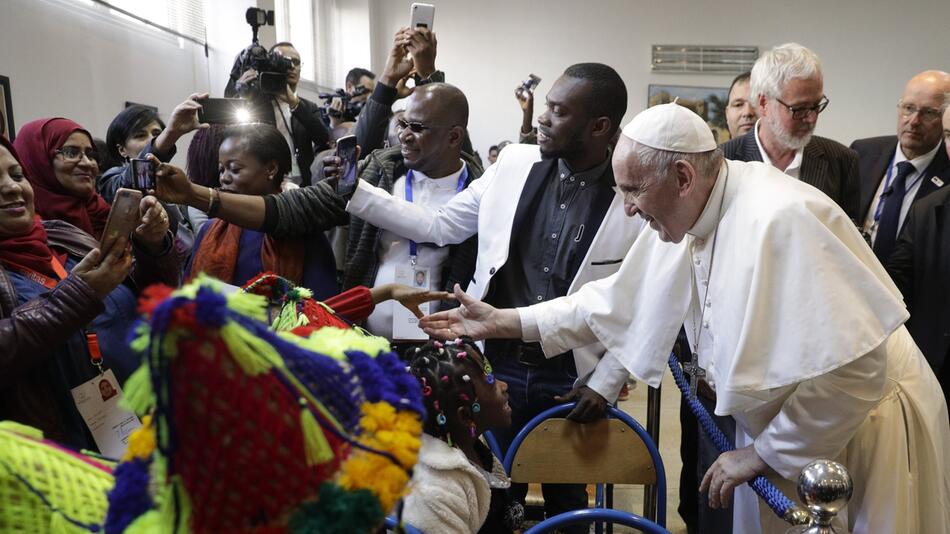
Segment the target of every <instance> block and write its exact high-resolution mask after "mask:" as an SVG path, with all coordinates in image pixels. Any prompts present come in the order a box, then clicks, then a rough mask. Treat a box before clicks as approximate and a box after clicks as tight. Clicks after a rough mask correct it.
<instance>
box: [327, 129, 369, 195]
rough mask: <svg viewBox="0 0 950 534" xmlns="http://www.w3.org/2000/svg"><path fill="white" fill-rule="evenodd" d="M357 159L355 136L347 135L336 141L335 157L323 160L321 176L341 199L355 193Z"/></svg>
mask: <svg viewBox="0 0 950 534" xmlns="http://www.w3.org/2000/svg"><path fill="white" fill-rule="evenodd" d="M359 157H360V147H359V145H357V144H356V136H355V135H348V136H345V137H341V138H340V139H339V140H337V143H336V155H335V156H327V157H325V158H323V174H324V176H325V177H326V180H327V182H329V183H330V184H331V185H333V187H334V188H335V189H336V192H337V194H338V195H340V196H341V197H343V198H346V199H349V198H350V197H351V196H353V192H354V191H356V183H357V181H358V176H357V161H359Z"/></svg>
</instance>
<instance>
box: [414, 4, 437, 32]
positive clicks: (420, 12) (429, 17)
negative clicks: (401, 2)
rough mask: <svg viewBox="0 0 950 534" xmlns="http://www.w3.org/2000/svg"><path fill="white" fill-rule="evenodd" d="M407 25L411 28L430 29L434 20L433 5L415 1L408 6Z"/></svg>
mask: <svg viewBox="0 0 950 534" xmlns="http://www.w3.org/2000/svg"><path fill="white" fill-rule="evenodd" d="M409 20H410V22H409V27H410V28H412V29H416V28H425V29H427V30H429V31H432V29H433V28H432V24H433V22H434V20H435V6H434V5H432V4H422V3H419V2H416V3H414V4H412V7H410V8H409Z"/></svg>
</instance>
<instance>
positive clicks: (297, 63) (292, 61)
mask: <svg viewBox="0 0 950 534" xmlns="http://www.w3.org/2000/svg"><path fill="white" fill-rule="evenodd" d="M289 59H290V64H291V65H293V66H295V67H299V66H300V58H299V57H292V58H289Z"/></svg>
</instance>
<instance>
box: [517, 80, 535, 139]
mask: <svg viewBox="0 0 950 534" xmlns="http://www.w3.org/2000/svg"><path fill="white" fill-rule="evenodd" d="M539 83H541V78H538V77H537V76H535V75H534V74H530V75H529V76H528V79H527V80H525V81H523V82H521V84H519V85H518V87H516V88H515V98H517V99H518V104H519V105H520V106H521V133H523V134H528V133H531V132H532V130H534V126H533V124H532V121H533V119H534V90H535V88H537V86H538V84H539Z"/></svg>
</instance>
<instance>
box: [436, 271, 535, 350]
mask: <svg viewBox="0 0 950 534" xmlns="http://www.w3.org/2000/svg"><path fill="white" fill-rule="evenodd" d="M455 298H456V299H458V301H459V303H460V306H459V307H458V308H455V309H453V310H448V311H443V312H439V313H433V314H432V315H427V316H425V317H423V318H422V319H420V320H419V326H420V327H421V328H422V330H423V331H425V333H426V334H429V335H430V336H432V337H435V338H439V339H455V338H457V337H460V336H469V337H471V338H472V339H475V340H480V339H488V338H520V337H521V318H520V317H519V316H518V311H517V310H514V309H498V308H495V307H494V306H492V305H491V304H486V303H484V302H482V301H480V300H476V299H474V298H472V297H470V296H469V295H468V294H466V293H465V292H464V291H462V289H461V288H460V287H459V285H458V284H455Z"/></svg>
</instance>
